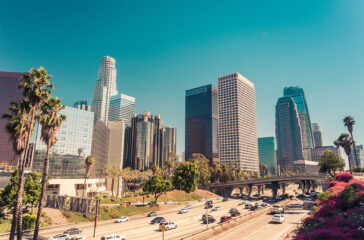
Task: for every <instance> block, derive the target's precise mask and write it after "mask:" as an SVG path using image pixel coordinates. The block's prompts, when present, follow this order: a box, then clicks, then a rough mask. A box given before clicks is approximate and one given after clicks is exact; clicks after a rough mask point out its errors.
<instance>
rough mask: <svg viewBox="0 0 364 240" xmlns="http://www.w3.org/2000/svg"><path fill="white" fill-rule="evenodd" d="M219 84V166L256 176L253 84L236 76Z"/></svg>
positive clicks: (228, 76)
mask: <svg viewBox="0 0 364 240" xmlns="http://www.w3.org/2000/svg"><path fill="white" fill-rule="evenodd" d="M218 82H219V84H218V88H219V149H220V152H219V158H220V163H221V164H228V165H236V166H237V167H239V168H240V169H243V170H247V171H255V172H258V171H259V158H258V139H257V120H256V107H255V87H254V84H253V83H252V82H250V81H249V80H248V79H246V78H245V77H243V76H242V75H240V74H239V73H237V72H236V73H232V74H228V75H224V76H220V77H218Z"/></svg>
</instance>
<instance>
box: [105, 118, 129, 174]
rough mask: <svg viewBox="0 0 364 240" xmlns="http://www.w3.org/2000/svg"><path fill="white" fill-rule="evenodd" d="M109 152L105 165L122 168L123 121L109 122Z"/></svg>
mask: <svg viewBox="0 0 364 240" xmlns="http://www.w3.org/2000/svg"><path fill="white" fill-rule="evenodd" d="M108 128H109V129H110V131H109V139H108V141H109V147H108V148H109V150H108V160H107V164H108V165H111V166H116V167H118V168H120V169H122V168H123V162H124V135H125V124H124V122H123V121H117V122H116V121H109V124H108Z"/></svg>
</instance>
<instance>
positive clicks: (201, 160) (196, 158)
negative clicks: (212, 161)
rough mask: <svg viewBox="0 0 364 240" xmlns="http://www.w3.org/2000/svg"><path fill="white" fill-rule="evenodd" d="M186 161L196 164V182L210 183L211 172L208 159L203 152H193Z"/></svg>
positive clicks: (200, 183) (201, 183)
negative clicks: (197, 173)
mask: <svg viewBox="0 0 364 240" xmlns="http://www.w3.org/2000/svg"><path fill="white" fill-rule="evenodd" d="M188 161H190V162H192V163H195V164H196V165H197V168H198V172H199V173H200V178H199V179H198V184H199V185H204V184H208V183H210V178H211V172H210V168H209V159H207V158H206V157H205V156H204V155H203V154H200V153H193V154H192V157H191V158H190V159H189V160H188Z"/></svg>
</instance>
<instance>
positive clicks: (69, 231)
mask: <svg viewBox="0 0 364 240" xmlns="http://www.w3.org/2000/svg"><path fill="white" fill-rule="evenodd" d="M63 233H64V234H69V235H75V234H80V233H82V229H81V228H70V229H67V230H66V231H64V232H63Z"/></svg>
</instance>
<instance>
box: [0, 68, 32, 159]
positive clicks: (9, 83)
mask: <svg viewBox="0 0 364 240" xmlns="http://www.w3.org/2000/svg"><path fill="white" fill-rule="evenodd" d="M23 74H26V73H17V72H0V163H5V164H9V165H17V162H18V156H17V154H16V153H15V151H14V150H13V143H12V142H11V141H10V139H9V134H8V133H7V132H6V130H5V126H6V124H7V123H8V120H7V119H4V118H2V115H3V114H10V112H9V107H10V103H11V102H19V101H20V100H21V99H22V93H23V91H22V90H21V89H19V88H18V86H19V83H20V81H19V78H20V77H21V76H22V75H23Z"/></svg>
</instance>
